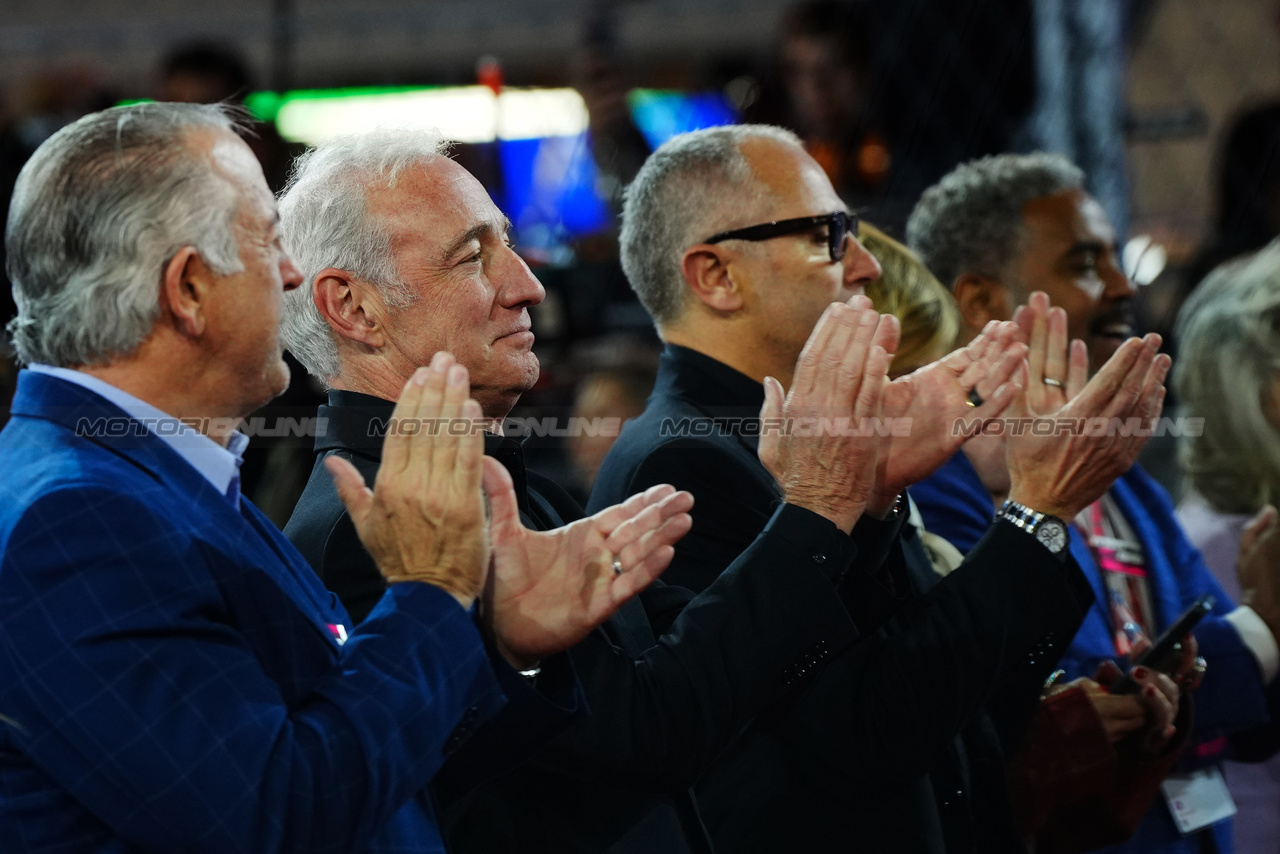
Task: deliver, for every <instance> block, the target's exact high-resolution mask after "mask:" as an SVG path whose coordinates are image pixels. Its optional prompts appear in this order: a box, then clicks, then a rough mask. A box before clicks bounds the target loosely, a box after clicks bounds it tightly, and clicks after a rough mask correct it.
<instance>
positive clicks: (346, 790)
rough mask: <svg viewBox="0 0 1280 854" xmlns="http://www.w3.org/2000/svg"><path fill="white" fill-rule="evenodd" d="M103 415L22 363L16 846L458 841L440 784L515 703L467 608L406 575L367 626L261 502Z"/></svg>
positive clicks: (4, 653) (85, 397)
mask: <svg viewBox="0 0 1280 854" xmlns="http://www.w3.org/2000/svg"><path fill="white" fill-rule="evenodd" d="M103 416H109V417H115V418H120V417H127V416H124V414H123V413H122V412H121V411H120V410H119V409H117V408H116V407H114V406H113V405H111V404H110V403H108V402H107V401H105V400H104V399H103V398H101V397H99V396H98V395H96V394H94V393H92V392H90V391H88V390H86V389H83V388H81V387H79V386H76V385H74V384H71V383H66V382H63V381H61V380H58V379H56V378H53V377H49V376H45V375H39V374H33V373H31V372H24V373H23V374H22V375H21V376H20V378H19V383H18V393H17V396H16V397H15V399H14V403H13V418H12V420H11V422H10V423H9V424H8V426H7V427H6V428H5V429H4V431H3V433H0V553H2V555H3V557H2V558H0V851H3V852H5V854H14V852H28V851H40V852H53V851H57V852H89V851H93V852H107V851H110V852H126V851H127V852H134V851H151V852H176V851H193V852H194V851H210V852H219V854H227V852H252V854H260V852H273V851H305V852H309V854H312V853H313V852H328V851H334V852H338V851H414V852H419V851H421V852H428V851H442V850H443V845H442V843H441V841H440V837H439V834H438V832H437V830H436V823H435V816H434V809H433V805H432V799H431V797H430V795H429V794H427V791H426V789H425V787H426V784H427V783H428V781H429V780H431V779H432V777H433V776H434V775H435V773H436V771H437V770H438V769H439V767H440V765H441V763H442V762H443V761H444V758H445V756H446V755H447V754H448V753H449V752H451V751H452V750H453V749H454V748H455V747H456V746H457V745H458V744H459V743H461V741H462V740H463V738H464V737H465V735H466V733H467V732H468V731H469V730H470V729H471V727H472V726H473V725H474V724H475V723H476V722H478V721H480V720H483V719H485V718H486V717H488V716H489V715H491V714H492V713H493V712H494V711H495V710H496V709H497V708H498V707H499V706H500V705H501V704H502V703H503V701H504V695H503V692H502V690H501V689H500V687H499V685H498V683H497V681H496V680H495V676H494V673H493V671H492V670H491V669H490V667H489V665H488V663H487V658H486V654H485V651H484V648H483V645H482V643H481V639H480V637H479V635H478V634H477V632H476V629H475V626H474V624H473V622H472V620H471V619H470V617H469V616H468V615H467V614H466V613H465V612H464V611H463V610H462V609H461V608H459V607H458V605H457V602H456V601H454V600H453V598H452V597H450V596H449V595H448V594H446V593H444V592H442V591H440V590H438V589H436V588H433V587H429V586H428V585H423V584H400V585H395V586H393V587H392V588H391V589H390V590H389V591H388V593H387V595H386V597H385V598H384V599H383V600H382V602H381V603H380V604H379V605H378V607H377V608H376V609H375V611H374V612H373V614H371V615H370V617H369V619H368V620H366V621H365V622H364V623H362V624H361V625H360V626H359V628H355V629H352V627H351V625H350V623H349V621H348V619H347V615H346V612H345V611H344V610H343V608H342V605H341V604H339V602H338V601H337V598H336V597H335V596H333V595H332V594H330V593H329V592H328V591H326V590H325V589H324V587H323V586H321V584H320V582H319V581H318V580H317V579H316V577H315V574H314V573H312V571H311V570H310V568H309V567H308V566H307V565H306V563H305V562H304V561H303V560H302V558H301V557H300V556H299V555H298V554H297V552H296V551H295V550H294V548H293V547H292V546H291V545H290V544H289V542H288V541H287V540H285V539H284V537H283V536H281V535H280V534H279V532H278V531H276V529H275V528H274V527H273V526H272V525H271V523H270V522H269V521H268V520H267V519H266V517H264V516H263V515H262V514H261V513H260V512H259V511H258V510H257V509H256V508H255V507H253V506H252V505H251V504H250V503H249V502H247V501H244V502H242V503H241V507H240V509H239V510H238V511H237V510H236V509H235V508H234V507H233V506H232V505H231V504H230V503H229V502H228V501H227V500H226V499H225V498H224V497H223V496H221V495H219V494H218V493H217V491H216V490H215V489H214V488H213V487H212V486H211V485H210V484H209V483H208V481H206V480H205V479H204V478H203V477H201V476H200V475H199V474H198V473H197V472H196V471H195V469H193V468H191V467H190V466H189V465H188V464H187V463H186V462H185V461H183V460H182V459H181V458H180V457H179V456H178V455H177V454H176V453H175V452H174V451H173V450H172V449H170V448H169V447H168V446H166V445H165V444H164V443H163V442H161V441H160V440H159V439H157V438H156V437H155V436H152V435H150V434H147V433H145V432H144V433H142V434H141V435H133V433H134V431H131V430H126V431H123V432H128V433H129V434H130V435H127V436H116V437H115V438H101V437H99V438H90V437H87V436H84V435H77V429H76V428H77V424H80V425H81V426H82V427H83V426H84V425H85V424H86V423H92V421H93V420H94V419H97V418H100V417H103ZM82 419H85V420H82ZM112 423H118V422H112ZM101 426H102V425H100V426H99V432H106V433H108V434H110V433H112V432H117V433H118V432H122V431H119V430H116V431H112V430H111V429H110V428H108V429H106V430H105V431H103V430H102V429H101ZM80 432H81V433H84V432H85V431H83V430H81V431H80ZM338 625H341V626H343V627H344V630H345V631H347V632H348V633H349V634H350V640H348V641H347V643H346V644H345V645H339V643H338V642H337V640H336V638H335V632H334V631H333V630H332V629H331V628H330V626H338ZM460 721H461V725H460Z"/></svg>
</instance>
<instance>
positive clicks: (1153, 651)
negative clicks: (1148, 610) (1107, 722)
mask: <svg viewBox="0 0 1280 854" xmlns="http://www.w3.org/2000/svg"><path fill="white" fill-rule="evenodd" d="M1214 601H1215V600H1214V598H1213V596H1211V595H1210V594H1208V593H1206V594H1205V595H1203V596H1201V597H1200V598H1199V599H1197V600H1196V601H1195V602H1193V603H1192V605H1191V607H1190V608H1188V609H1187V610H1186V611H1184V612H1183V613H1182V616H1180V617H1178V619H1177V620H1175V621H1174V623H1173V625H1172V626H1170V627H1169V628H1168V629H1167V630H1166V631H1165V632H1164V634H1162V635H1160V637H1159V638H1157V639H1156V642H1155V643H1154V644H1152V645H1151V646H1150V647H1148V649H1147V651H1146V652H1144V653H1142V654H1141V655H1139V656H1138V657H1137V658H1135V659H1134V660H1133V665H1132V667H1138V666H1142V667H1149V668H1151V669H1152V670H1158V671H1160V672H1161V673H1170V672H1171V671H1172V669H1173V667H1174V665H1175V664H1176V663H1177V661H1178V657H1179V654H1180V653H1181V651H1182V640H1183V638H1185V637H1186V636H1187V635H1188V634H1190V633H1191V630H1192V629H1193V628H1195V626H1196V623H1198V622H1200V620H1202V619H1203V618H1204V617H1205V616H1206V615H1207V614H1208V613H1209V612H1210V611H1212V610H1213V604H1214ZM1132 667H1131V668H1130V670H1131V671H1132ZM1108 690H1109V691H1110V693H1112V694H1133V693H1136V692H1137V690H1138V683H1137V682H1135V681H1134V680H1133V677H1132V676H1130V675H1129V674H1128V673H1126V674H1125V675H1124V676H1121V677H1120V678H1119V679H1117V680H1116V681H1115V682H1114V683H1113V684H1112V685H1111V687H1110V688H1109V689H1108Z"/></svg>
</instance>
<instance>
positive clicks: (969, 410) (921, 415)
mask: <svg viewBox="0 0 1280 854" xmlns="http://www.w3.org/2000/svg"><path fill="white" fill-rule="evenodd" d="M1017 337H1018V327H1017V326H1016V325H1015V324H1014V323H1012V322H1010V321H1005V322H1003V323H1001V322H997V321H994V320H993V321H991V322H990V323H988V324H987V326H986V328H984V329H983V330H982V332H981V333H980V334H979V335H978V336H976V337H975V338H974V339H973V340H972V341H970V342H969V344H968V346H966V347H961V348H960V349H959V350H956V351H954V352H952V353H950V354H948V355H946V356H944V357H943V358H941V359H939V360H938V361H936V362H933V363H932V364H929V365H926V366H924V367H923V368H920V369H919V370H916V371H913V372H912V373H910V374H907V375H906V376H905V377H899V378H898V379H896V380H894V381H893V382H891V383H889V385H888V387H887V388H886V389H885V393H884V404H883V408H882V415H883V417H884V418H886V419H889V418H894V419H897V418H909V419H910V420H911V433H910V435H909V436H896V437H895V436H892V435H890V436H887V437H886V438H885V440H884V442H883V443H882V444H881V446H880V458H879V461H878V463H877V472H876V486H875V489H874V491H873V494H872V498H871V501H870V503H869V509H870V511H871V512H872V513H873V514H876V515H883V513H884V511H886V510H888V509H889V507H890V506H891V505H892V504H893V501H894V499H895V498H897V496H898V495H899V494H900V493H901V492H902V491H903V490H904V489H906V488H907V487H909V486H911V485H912V484H914V483H918V482H919V481H921V480H923V479H925V478H926V477H928V476H929V475H931V474H933V472H934V471H936V470H937V469H938V467H939V466H941V465H942V464H943V463H945V462H946V461H947V460H949V459H951V457H952V456H953V455H954V454H955V452H956V451H958V450H960V446H961V445H963V444H964V442H965V440H966V438H967V436H966V433H965V432H962V431H959V430H956V429H954V428H955V425H956V422H957V421H958V420H960V419H963V420H964V421H966V422H969V421H972V420H973V419H978V420H979V421H980V422H986V421H987V420H988V419H991V418H995V417H997V416H999V415H1000V414H1001V413H1002V412H1004V410H1005V408H1006V407H1008V405H1009V404H1010V403H1012V402H1013V399H1014V397H1015V395H1017V393H1018V392H1019V391H1020V388H1019V386H1018V384H1017V382H1016V381H1014V377H1015V375H1016V374H1017V372H1018V368H1019V366H1020V365H1021V364H1022V363H1023V357H1024V356H1025V355H1026V352H1027V348H1026V346H1025V345H1024V344H1022V343H1021V342H1020V341H1018V340H1017ZM970 389H972V390H974V391H976V392H977V394H978V396H979V397H980V398H982V401H983V403H982V405H981V406H978V407H974V406H971V405H970V403H969V391H970ZM968 435H973V434H972V433H969V434H968Z"/></svg>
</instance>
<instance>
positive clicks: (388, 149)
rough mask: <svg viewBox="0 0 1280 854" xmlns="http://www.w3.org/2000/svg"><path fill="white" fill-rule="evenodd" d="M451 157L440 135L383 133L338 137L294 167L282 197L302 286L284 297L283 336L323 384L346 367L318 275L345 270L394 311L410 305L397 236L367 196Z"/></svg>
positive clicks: (284, 233) (285, 233) (283, 233)
mask: <svg viewBox="0 0 1280 854" xmlns="http://www.w3.org/2000/svg"><path fill="white" fill-rule="evenodd" d="M447 150H448V145H447V143H446V141H445V140H444V138H443V137H441V136H440V134H439V133H436V132H434V131H423V130H415V129H410V128H379V129H377V130H374V131H370V132H368V133H362V134H352V135H349V136H341V137H335V138H333V139H331V140H328V141H326V142H324V143H322V144H321V145H319V146H317V147H316V148H313V149H311V150H310V151H308V152H306V153H305V154H303V155H302V156H301V157H299V158H298V159H297V160H296V161H295V162H294V164H293V169H292V172H291V174H290V177H289V183H288V184H287V185H286V187H285V189H284V191H283V192H282V193H281V194H280V200H279V201H280V237H281V239H282V240H283V241H284V245H285V248H286V249H287V250H289V252H290V253H291V254H292V255H293V258H294V260H295V261H296V262H297V264H298V269H299V270H301V271H302V277H303V286H302V287H300V288H295V289H294V290H292V291H289V292H288V293H286V294H285V297H284V311H283V314H282V316H281V321H280V334H281V338H282V340H283V341H284V344H285V346H286V347H287V348H289V351H290V352H291V353H293V355H294V356H295V357H297V359H298V361H299V362H301V363H302V365H303V367H305V368H306V369H307V371H308V372H309V373H311V374H312V375H313V376H315V377H317V378H318V379H320V380H322V381H324V382H326V383H331V382H332V380H333V378H334V377H336V376H337V375H338V373H339V369H340V365H339V361H338V343H337V341H336V339H335V338H334V333H333V331H332V330H331V329H330V328H329V324H328V323H326V322H325V319H324V317H323V316H321V314H320V311H319V309H317V308H316V305H315V299H314V295H313V292H314V289H315V281H316V276H317V275H318V274H319V273H320V271H321V270H324V269H325V268H327V267H334V268H336V269H339V270H345V271H346V272H348V273H351V274H352V275H354V276H357V277H358V278H360V279H363V280H365V281H367V282H369V283H370V284H372V285H374V286H375V287H377V288H378V289H379V291H380V292H381V294H382V297H383V299H384V300H385V301H386V303H387V305H389V306H392V307H403V306H405V305H408V304H410V303H412V302H413V301H414V300H415V299H416V298H417V297H416V294H415V292H414V291H413V289H412V288H410V287H409V286H408V285H407V284H406V283H405V282H404V281H403V280H402V279H401V277H400V273H399V271H398V270H397V268H396V260H395V257H394V255H393V253H392V251H391V235H390V233H389V232H388V231H387V229H386V228H385V227H383V226H382V225H381V224H380V223H378V222H376V221H375V220H374V219H372V218H371V217H370V216H369V215H368V206H367V204H366V202H367V197H368V194H369V193H370V192H371V191H372V190H375V189H378V188H391V187H394V186H395V184H396V182H397V180H398V179H399V177H400V176H401V174H403V173H404V172H405V171H406V170H408V169H411V168H414V167H420V166H425V165H427V164H429V163H430V162H431V161H432V160H434V159H435V158H437V157H444V156H446V153H447Z"/></svg>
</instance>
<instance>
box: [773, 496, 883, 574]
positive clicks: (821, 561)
mask: <svg viewBox="0 0 1280 854" xmlns="http://www.w3.org/2000/svg"><path fill="white" fill-rule="evenodd" d="M884 524H888V523H884ZM764 531H765V533H767V534H773V535H775V536H778V537H782V538H783V539H784V540H787V541H788V542H789V543H791V544H792V545H794V546H796V547H797V548H799V549H801V550H803V551H804V552H805V553H806V554H808V555H809V559H810V560H811V561H813V564H814V566H815V567H816V568H818V569H819V570H821V571H822V572H823V574H824V575H826V577H827V578H828V579H829V580H830V581H831V583H832V584H834V585H837V586H838V585H839V584H840V582H841V580H843V579H844V576H845V573H847V572H848V571H849V566H850V564H852V563H853V558H854V556H855V555H856V554H857V553H858V549H857V546H855V545H854V541H853V538H852V537H850V536H849V535H848V534H846V533H845V532H844V531H841V530H840V529H839V528H837V527H836V526H835V523H833V522H832V521H831V520H830V519H827V518H825V517H823V516H820V515H818V514H817V513H814V512H813V511H812V510H806V509H805V508H803V507H798V506H796V505H795V504H783V505H781V506H780V507H778V509H777V510H775V511H774V513H773V518H771V519H770V520H769V524H767V525H765V528H764Z"/></svg>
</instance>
